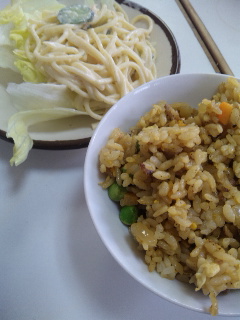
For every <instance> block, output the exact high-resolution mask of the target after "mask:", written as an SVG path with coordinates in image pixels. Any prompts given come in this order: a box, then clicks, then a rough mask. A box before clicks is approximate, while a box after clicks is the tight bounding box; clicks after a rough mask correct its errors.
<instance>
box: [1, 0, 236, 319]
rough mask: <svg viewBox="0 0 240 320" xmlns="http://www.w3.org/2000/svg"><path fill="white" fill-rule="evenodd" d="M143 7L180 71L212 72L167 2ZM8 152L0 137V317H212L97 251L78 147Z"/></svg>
mask: <svg viewBox="0 0 240 320" xmlns="http://www.w3.org/2000/svg"><path fill="white" fill-rule="evenodd" d="M136 2H139V3H140V4H144V1H142V0H141V1H140V0H138V1H136ZM145 2H146V1H145ZM5 3H7V1H5ZM3 4H4V3H3V2H2V1H1V5H3ZM146 6H147V7H148V8H149V9H152V10H153V11H154V12H156V13H157V14H158V15H159V16H160V17H162V19H163V20H164V21H165V22H166V23H167V24H168V25H169V26H170V28H171V29H172V31H173V33H174V34H175V36H176V38H177V41H178V44H179V47H180V51H181V56H182V69H181V72H185V73H187V72H213V68H212V66H211V64H210V63H209V62H208V60H207V58H206V56H205V54H204V52H203V50H202V49H201V47H200V45H199V44H198V42H197V40H196V39H195V37H194V35H193V33H192V31H191V29H190V27H189V26H188V24H187V22H186V21H185V19H184V18H183V16H182V13H181V12H180V10H179V8H178V6H177V4H176V3H175V1H173V0H159V1H158V2H157V1H156V0H152V1H150V0H149V1H148V2H147V4H146ZM11 154H12V145H11V144H10V143H8V142H5V141H2V140H0V177H1V178H0V319H1V320H82V319H83V320H122V319H125V320H135V319H138V320H146V319H151V320H163V319H164V320H165V319H168V320H181V319H195V320H200V319H201V320H208V319H209V320H210V319H212V317H211V316H209V315H207V314H201V313H197V312H194V311H190V310H186V309H183V308H182V307H179V306H177V305H175V304H172V303H169V302H167V301H165V300H163V299H162V298H160V297H158V296H156V295H155V294H153V293H151V292H150V291H148V290H147V289H145V288H144V287H142V286H141V285H140V284H138V283H137V282H136V281H135V280H133V279H132V278H131V277H130V276H129V275H128V274H127V273H126V272H125V271H124V270H123V269H122V268H121V267H120V266H119V265H118V264H117V263H116V262H115V260H114V259H113V258H112V257H111V255H110V254H109V252H108V251H107V250H106V249H105V247H104V245H103V244H102V242H101V240H100V239H99V237H98V234H97V232H96V230H95V228H94V226H93V224H92V221H91V219H90V216H89V212H88V209H87V207H86V202H85V198H84V190H83V166H84V158H85V154H86V149H80V150H71V151H70V150H69V151H45V150H32V151H31V152H30V155H29V158H28V159H27V161H26V162H25V163H23V164H22V165H20V166H19V167H10V165H9V159H10V157H11ZM215 319H226V320H227V319H232V318H230V317H218V316H217V317H215Z"/></svg>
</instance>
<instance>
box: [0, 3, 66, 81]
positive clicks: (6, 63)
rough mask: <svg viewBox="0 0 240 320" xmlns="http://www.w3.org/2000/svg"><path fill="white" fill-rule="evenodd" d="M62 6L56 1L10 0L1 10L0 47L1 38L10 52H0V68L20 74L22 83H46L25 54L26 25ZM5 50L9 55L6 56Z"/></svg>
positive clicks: (1, 43)
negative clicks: (31, 20) (44, 12)
mask: <svg viewBox="0 0 240 320" xmlns="http://www.w3.org/2000/svg"><path fill="white" fill-rule="evenodd" d="M63 6H64V5H62V4H60V3H59V2H58V1H56V0H41V1H39V0H12V2H11V5H8V6H6V7H5V8H4V9H3V10H1V11H0V26H1V25H2V26H1V27H2V28H1V29H0V34H1V35H2V36H1V37H0V46H2V45H4V43H3V41H1V38H3V39H4V41H5V40H6V39H8V40H9V43H8V44H7V46H9V47H11V50H10V48H6V49H5V50H1V51H0V61H1V64H0V66H1V67H3V68H11V69H13V70H14V71H18V72H20V73H21V74H22V77H23V80H24V81H31V82H35V83H40V82H44V81H46V79H45V77H44V76H43V75H42V74H41V72H39V70H37V69H36V68H35V66H34V65H33V64H32V63H31V61H29V60H28V58H27V56H26V54H25V50H24V45H25V42H26V39H27V37H28V30H27V24H28V20H29V19H40V18H41V16H42V13H43V11H45V10H53V11H55V10H56V11H58V10H60V9H61V8H62V7H63ZM4 25H7V26H4ZM3 39H2V40H3ZM5 45H6V44H5ZM6 50H8V53H9V54H10V55H9V54H6ZM10 51H11V52H10Z"/></svg>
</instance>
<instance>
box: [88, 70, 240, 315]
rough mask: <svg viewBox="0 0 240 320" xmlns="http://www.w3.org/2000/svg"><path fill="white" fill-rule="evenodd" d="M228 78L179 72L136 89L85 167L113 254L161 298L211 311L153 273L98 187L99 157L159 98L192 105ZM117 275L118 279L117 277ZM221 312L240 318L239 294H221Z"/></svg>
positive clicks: (199, 297)
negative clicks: (110, 141) (113, 136)
mask: <svg viewBox="0 0 240 320" xmlns="http://www.w3.org/2000/svg"><path fill="white" fill-rule="evenodd" d="M227 77H228V76H226V75H220V74H177V75H171V76H166V77H163V78H159V79H157V80H153V81H151V82H149V83H147V84H145V85H142V86H141V87H139V88H137V89H135V90H134V91H132V92H131V93H129V94H128V95H126V96H125V97H123V98H122V99H121V100H120V101H118V103H117V104H116V105H115V106H113V107H112V109H111V110H110V111H109V112H108V113H107V114H106V115H105V117H104V118H103V119H102V121H101V122H100V124H99V125H98V127H97V129H96V131H95V133H94V135H93V137H92V139H91V141H90V144H89V147H88V150H87V155H86V160H85V167H84V187H85V195H86V201H87V205H88V208H89V211H90V214H91V217H92V220H93V223H94V225H95V227H96V229H97V231H98V233H99V235H100V237H101V239H102V241H103V243H104V244H105V246H106V247H107V248H108V250H109V251H110V253H111V254H112V256H113V257H114V258H115V259H116V260H117V262H118V263H119V264H120V265H121V266H122V267H123V268H124V269H125V270H126V271H127V272H128V273H129V274H130V275H131V276H132V277H133V278H135V279H136V280H137V281H138V282H140V283H141V284H142V285H144V286H145V287H146V288H148V289H150V290H151V291H153V292H155V293H156V294H157V295H159V296H161V297H162V298H165V299H167V300H169V301H172V302H174V303H176V304H178V305H180V306H183V307H186V308H189V309H192V310H196V311H200V312H208V308H209V306H210V304H211V303H210V299H209V298H208V297H206V296H204V295H203V294H202V293H201V292H195V291H194V287H193V286H190V285H188V284H184V283H181V282H179V281H178V280H172V281H171V280H167V279H164V278H161V276H160V275H159V274H157V273H156V272H152V273H150V272H148V269H147V266H146V264H145V263H144V261H143V257H142V256H141V255H140V254H139V251H138V250H137V249H136V247H137V245H136V242H135V241H134V240H133V238H132V236H131V235H130V234H129V231H128V229H127V228H126V227H125V226H124V225H123V224H122V223H121V222H120V220H119V217H118V208H117V206H116V205H115V204H114V203H113V202H112V201H111V200H110V199H109V198H108V195H107V192H106V191H104V190H103V189H102V188H101V187H100V186H99V185H98V183H99V182H100V181H101V180H102V179H103V177H102V176H101V175H100V173H99V170H98V154H99V151H100V149H101V148H102V147H103V146H104V145H105V144H106V141H107V139H108V137H109V135H110V133H111V131H112V130H113V129H114V128H117V127H118V128H121V129H122V130H123V131H126V132H127V131H128V130H129V128H130V127H131V126H132V125H134V124H135V123H136V122H137V120H138V119H139V118H140V117H141V116H142V115H143V114H144V113H145V112H146V111H147V110H148V109H149V108H150V107H151V106H152V104H154V103H157V102H158V101H159V100H166V101H167V102H169V103H173V102H176V101H184V102H187V103H189V104H190V105H192V106H196V107H197V105H198V103H199V102H200V101H201V100H202V99H203V98H211V96H212V95H213V94H214V92H215V90H216V89H217V86H218V84H219V83H221V82H223V81H225V80H226V78H227ZM116 276H117V275H116ZM218 301H219V314H221V315H240V305H239V301H240V290H235V291H233V290H232V291H230V292H229V293H228V294H224V295H219V296H218Z"/></svg>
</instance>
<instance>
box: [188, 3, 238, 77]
mask: <svg viewBox="0 0 240 320" xmlns="http://www.w3.org/2000/svg"><path fill="white" fill-rule="evenodd" d="M190 3H191V5H192V6H193V8H194V9H195V11H196V12H197V14H198V15H199V17H200V18H201V20H202V22H203V23H204V25H205V27H206V28H207V30H208V32H209V33H210V35H211V37H212V38H213V40H214V42H215V43H216V45H217V46H218V48H219V50H220V51H221V53H222V55H223V56H224V59H225V60H226V62H227V64H228V65H229V67H230V69H231V70H232V72H233V74H234V75H235V77H238V78H240V61H239V56H240V45H239V41H240V23H239V13H240V1H239V0H211V1H209V0H201V1H199V0H190Z"/></svg>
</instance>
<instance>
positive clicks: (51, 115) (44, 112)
mask: <svg viewBox="0 0 240 320" xmlns="http://www.w3.org/2000/svg"><path fill="white" fill-rule="evenodd" d="M77 115H86V113H85V112H82V111H78V110H75V109H68V108H53V109H41V110H27V111H21V112H17V113H15V114H13V115H12V116H11V117H10V119H9V121H8V129H7V138H12V139H13V141H14V147H13V156H12V158H11V159H10V164H11V166H12V165H16V166H18V165H19V164H21V163H23V162H24V161H25V160H26V159H27V157H28V153H29V151H30V150H31V149H32V147H33V140H32V138H31V136H30V134H29V132H28V128H29V127H30V126H31V125H34V124H36V123H39V122H45V121H49V120H56V119H61V118H67V117H72V116H77Z"/></svg>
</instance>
